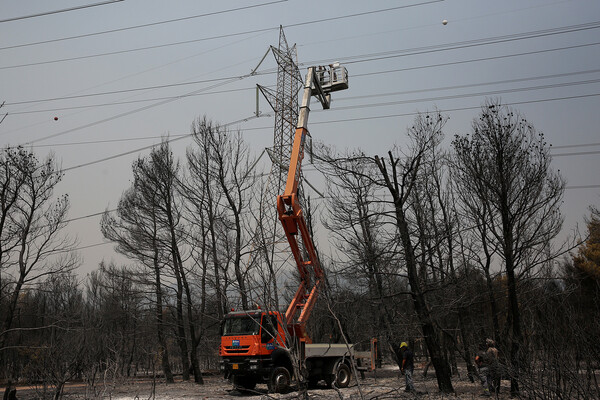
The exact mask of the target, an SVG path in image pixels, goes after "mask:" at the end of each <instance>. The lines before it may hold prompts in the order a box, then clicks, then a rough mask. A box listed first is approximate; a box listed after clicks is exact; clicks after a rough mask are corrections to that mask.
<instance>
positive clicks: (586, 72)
mask: <svg viewBox="0 0 600 400" xmlns="http://www.w3.org/2000/svg"><path fill="white" fill-rule="evenodd" d="M598 44H600V43H598ZM597 72H600V69H594V70H586V71H574V72H564V73H560V74H551V75H538V76H532V77H527V78H515V79H506V80H500V81H490V82H479V83H470V84H463V85H454V86H443V87H437V88H428V89H417V90H407V91H399V92H389V93H375V94H370V95H362V96H350V97H344V98H342V99H338V100H336V101H335V102H336V103H338V102H343V101H349V100H355V99H363V98H370V97H385V96H396V95H403V94H412V93H423V92H434V91H441V90H450V89H464V88H470V87H476V86H487V85H498V84H506V83H517V82H525V81H530V80H542V79H553V78H563V77H567V76H573V75H583V74H592V73H597ZM373 74H377V72H374V73H371V74H360V75H356V77H365V76H371V75H373ZM353 79H354V78H353ZM254 89H255V88H253V87H248V88H240V89H229V90H220V91H213V92H205V93H196V94H194V95H190V96H205V95H212V94H221V93H231V92H239V91H247V90H254ZM183 97H188V96H181V95H180V96H167V97H155V98H151V99H138V100H127V101H115V102H106V103H96V104H87V105H80V106H71V107H61V108H49V109H42V110H30V111H17V112H12V113H10V114H11V115H21V114H35V113H43V112H55V111H65V110H76V109H84V108H94V107H106V106H114V105H124V104H133V103H143V102H148V101H159V100H166V99H174V98H183ZM13 104H15V103H13Z"/></svg>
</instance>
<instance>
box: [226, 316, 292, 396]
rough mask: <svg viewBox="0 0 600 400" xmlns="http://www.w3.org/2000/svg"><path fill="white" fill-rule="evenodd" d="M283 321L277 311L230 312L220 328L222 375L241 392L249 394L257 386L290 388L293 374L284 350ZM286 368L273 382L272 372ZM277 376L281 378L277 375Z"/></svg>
mask: <svg viewBox="0 0 600 400" xmlns="http://www.w3.org/2000/svg"><path fill="white" fill-rule="evenodd" d="M283 326H284V325H283V317H282V315H281V313H279V312H277V311H263V310H251V311H232V312H230V313H228V314H227V315H226V316H225V318H224V320H223V322H222V324H221V344H220V346H219V356H220V357H221V365H220V368H221V372H223V373H224V375H225V378H226V379H230V380H231V381H232V382H233V384H234V385H235V386H237V387H240V388H242V389H247V390H252V389H254V387H255V386H256V384H257V383H267V384H268V385H269V390H271V391H278V390H277V388H276V387H275V386H274V385H279V386H282V387H283V386H289V384H290V382H291V372H292V371H293V367H292V362H291V358H290V355H289V352H288V350H287V349H286V339H285V337H286V333H285V331H284V328H283ZM278 367H282V368H285V370H286V371H287V374H286V373H285V372H284V373H283V375H284V376H279V377H275V378H277V379H276V381H275V382H273V379H274V377H273V376H272V375H273V372H274V371H275V370H277V369H278ZM279 374H282V372H281V371H279Z"/></svg>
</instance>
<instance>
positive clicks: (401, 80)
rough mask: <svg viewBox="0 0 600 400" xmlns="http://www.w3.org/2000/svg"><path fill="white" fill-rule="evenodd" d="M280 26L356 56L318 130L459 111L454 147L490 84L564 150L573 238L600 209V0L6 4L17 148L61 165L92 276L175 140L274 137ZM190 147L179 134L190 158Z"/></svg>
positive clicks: (347, 135)
mask: <svg viewBox="0 0 600 400" xmlns="http://www.w3.org/2000/svg"><path fill="white" fill-rule="evenodd" d="M444 20H446V21H447V24H443V23H442V21H444ZM280 26H283V28H284V31H285V35H286V37H287V40H288V42H289V43H290V45H291V44H294V43H295V44H296V45H297V52H298V64H299V66H300V70H301V72H302V74H303V75H304V74H305V73H306V68H307V67H309V66H312V65H323V64H330V63H332V62H335V61H339V62H340V63H342V64H343V65H344V66H345V67H346V68H347V69H348V74H349V83H350V87H349V89H348V90H345V91H341V92H336V93H333V94H332V103H331V109H330V110H327V111H323V110H319V107H318V102H316V101H315V100H313V103H312V104H313V106H312V110H311V114H310V118H309V122H308V126H309V130H310V133H311V135H312V137H313V138H314V139H315V140H320V141H322V142H324V143H326V144H327V145H330V146H333V147H335V148H337V149H339V150H342V151H343V150H345V149H356V148H360V149H362V150H363V151H365V152H366V153H367V154H369V155H375V154H386V153H387V151H388V150H390V149H391V148H392V147H393V146H394V145H397V146H400V147H402V146H403V145H405V144H406V128H407V127H408V126H410V125H411V123H412V121H413V119H414V117H415V113H417V112H425V111H428V110H429V111H431V110H434V109H436V108H437V109H439V110H440V111H442V112H443V113H445V114H447V115H448V116H449V117H450V119H449V121H448V123H447V124H446V127H445V130H444V132H445V135H446V145H447V147H448V148H449V144H450V141H451V139H452V137H453V136H454V135H455V134H465V133H468V132H469V130H470V126H471V121H472V120H473V118H474V117H475V116H476V115H477V113H478V111H479V107H480V106H481V104H482V103H483V102H484V101H485V99H486V98H501V99H502V102H503V103H506V104H510V105H512V107H514V108H515V109H517V110H518V111H519V112H521V113H522V114H523V115H524V116H525V117H526V118H527V119H528V120H529V121H530V122H531V123H532V124H533V125H534V126H535V127H536V129H538V130H539V131H542V132H543V133H544V135H545V137H546V139H547V141H548V142H549V143H551V144H552V146H553V147H552V151H551V154H552V155H553V166H554V168H555V169H558V170H560V172H561V174H562V175H563V176H564V177H565V178H566V180H567V189H566V191H565V196H564V205H563V209H562V211H563V214H564V217H565V224H564V233H563V235H562V236H564V237H566V235H567V234H569V233H570V232H571V231H572V230H573V229H574V228H575V227H577V226H579V228H580V229H581V228H582V227H583V226H584V218H585V216H587V215H589V211H588V207H589V206H590V205H596V206H598V205H600V178H599V177H598V171H599V170H600V168H599V167H600V134H599V132H598V127H599V126H600V2H599V1H597V0H570V1H553V0H530V1H523V0H503V1H488V0H445V1H444V0H431V1H429V0H401V1H384V0H372V1H368V2H365V1H343V0H339V1H335V0H331V1H313V0H303V1H300V0H287V1H286V0H239V1H221V2H213V1H210V2H209V1H194V0H177V1H169V2H167V1H158V0H123V1H100V0H96V1H95V0H54V1H52V2H49V1H42V0H28V1H16V0H0V103H2V102H5V104H4V106H3V107H2V108H0V114H1V116H0V119H1V118H2V116H4V115H5V114H8V115H6V117H5V118H4V121H3V122H2V123H0V146H2V147H5V146H16V145H19V144H21V145H25V146H28V147H31V148H32V149H33V151H34V152H35V153H36V154H37V155H38V156H39V157H42V158H43V157H45V156H46V155H47V154H49V153H50V152H52V153H53V154H54V155H55V157H56V158H57V160H58V161H59V163H60V165H61V167H62V168H63V169H64V171H65V173H64V178H63V180H62V182H61V183H60V185H59V186H58V187H57V194H61V193H68V194H69V197H70V201H71V209H70V212H69V218H70V219H71V222H70V223H69V226H68V231H69V233H70V234H71V235H74V236H77V237H78V238H79V252H80V254H81V256H82V260H83V264H82V266H81V267H80V269H79V272H80V273H82V274H85V273H87V272H89V271H91V270H94V269H95V268H97V266H98V264H99V263H100V262H101V261H103V260H104V261H107V262H110V261H111V260H117V261H118V262H120V261H122V260H123V259H122V258H120V257H119V256H118V255H116V254H115V252H114V250H113V246H112V244H110V243H106V242H105V240H104V239H103V237H102V234H101V233H100V228H99V223H100V215H101V213H102V212H103V211H104V210H107V209H108V210H112V209H114V208H115V207H116V206H117V204H118V201H119V198H120V196H121V195H122V193H123V192H124V191H125V190H126V189H127V188H128V187H129V186H130V184H131V179H132V173H131V165H132V162H133V161H134V160H135V159H137V158H138V157H140V156H145V155H147V154H149V151H150V150H149V146H152V145H153V144H157V143H159V142H160V140H161V138H162V137H166V136H169V137H170V138H178V137H180V136H181V135H186V134H188V133H189V132H190V126H191V124H192V122H193V121H194V119H196V118H199V117H203V116H206V117H207V118H209V119H210V120H212V121H214V122H216V123H220V124H229V127H230V129H239V130H240V131H241V132H242V133H243V135H244V138H245V139H246V141H247V142H248V143H249V144H250V147H251V149H252V151H253V152H255V154H256V155H258V154H259V153H260V152H261V151H262V150H263V149H264V148H265V147H267V146H270V145H271V143H272V137H273V118H272V116H271V115H270V114H269V112H270V111H271V110H270V109H269V106H268V104H267V102H266V101H265V100H264V99H261V100H259V108H260V111H261V113H262V116H261V117H259V118H257V117H255V116H254V113H255V110H256V92H255V87H256V84H261V85H265V86H273V85H275V83H276V75H275V73H274V71H275V68H276V63H275V60H274V58H273V57H272V56H271V55H269V56H267V58H265V60H264V61H263V63H262V64H260V67H259V68H258V70H257V72H258V73H257V74H256V75H250V72H251V71H252V70H253V69H254V68H255V67H256V66H257V65H258V64H259V62H260V60H261V58H262V57H263V55H264V54H265V52H266V51H267V49H268V48H269V46H270V45H274V46H277V43H278V38H279V27H280ZM190 145H192V139H191V138H189V137H183V136H182V138H181V139H179V140H176V141H174V142H172V148H173V151H174V153H175V155H176V156H178V157H179V158H180V159H182V160H183V157H184V155H185V149H186V147H188V146H190ZM262 167H263V168H265V169H267V170H268V168H267V166H266V165H264V166H262ZM306 171H307V172H306V176H307V179H309V180H311V182H315V185H316V186H319V184H321V186H323V184H322V183H321V182H322V179H319V177H318V176H313V175H314V174H316V172H314V170H313V171H311V169H310V168H307V169H306ZM319 188H320V187H319ZM323 189H324V188H323Z"/></svg>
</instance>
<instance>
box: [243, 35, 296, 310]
mask: <svg viewBox="0 0 600 400" xmlns="http://www.w3.org/2000/svg"><path fill="white" fill-rule="evenodd" d="M271 52H272V53H273V55H274V56H275V60H276V61H277V65H278V68H277V87H276V91H275V92H273V91H272V90H270V89H268V88H266V87H263V86H260V85H259V86H258V88H259V89H260V91H261V92H262V94H263V95H264V96H265V98H266V99H267V101H268V102H269V105H270V106H271V108H272V109H273V111H274V113H275V124H274V129H273V147H272V148H268V149H266V150H267V153H268V154H269V157H270V158H271V161H272V165H271V170H270V173H269V176H268V178H267V182H266V184H265V187H264V190H263V193H262V197H261V202H260V210H259V213H260V214H259V218H260V223H259V224H258V227H257V232H256V236H255V240H256V243H259V244H260V245H259V246H258V245H257V246H255V248H256V249H257V250H258V248H261V249H262V251H261V252H260V253H261V254H260V258H261V261H262V262H263V263H264V264H266V265H267V266H268V268H269V272H270V275H271V279H270V288H269V290H268V291H267V292H268V293H270V295H269V296H268V297H270V298H271V299H272V300H273V301H274V303H275V304H271V306H273V308H274V309H277V308H278V296H279V293H278V289H277V281H276V278H275V276H276V275H277V274H276V271H277V270H278V269H279V268H280V266H281V265H282V264H284V263H285V261H286V260H287V259H289V257H290V255H289V251H287V243H286V242H285V239H284V235H283V232H282V231H281V228H280V226H279V225H280V223H279V221H278V217H277V210H276V201H277V196H278V195H279V194H281V193H282V192H283V189H284V187H285V180H286V178H287V169H288V166H289V163H290V155H291V151H292V142H293V138H294V132H295V130H296V123H297V120H298V108H299V106H298V93H299V91H300V89H301V88H302V85H303V81H302V75H301V74H300V70H299V69H298V65H297V63H296V58H297V52H296V45H293V46H292V47H290V46H289V45H288V42H287V40H286V38H285V34H284V32H283V28H280V31H279V46H278V48H275V47H273V46H271ZM281 254H284V255H285V256H284V257H278V256H279V255H281Z"/></svg>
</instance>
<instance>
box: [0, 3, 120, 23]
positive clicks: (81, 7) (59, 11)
mask: <svg viewBox="0 0 600 400" xmlns="http://www.w3.org/2000/svg"><path fill="white" fill-rule="evenodd" d="M121 1H123V0H110V1H102V2H100V3H94V4H86V5H83V6H76V7H70V8H63V9H60V10H54V11H46V12H41V13H37V14H31V15H25V16H22V17H13V18H7V19H0V23H2V22H10V21H19V20H22V19H27V18H36V17H42V16H45V15H51V14H59V13H64V12H68V11H75V10H81V9H84V8H91V7H97V6H104V5H106V4H113V3H119V2H121Z"/></svg>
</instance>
